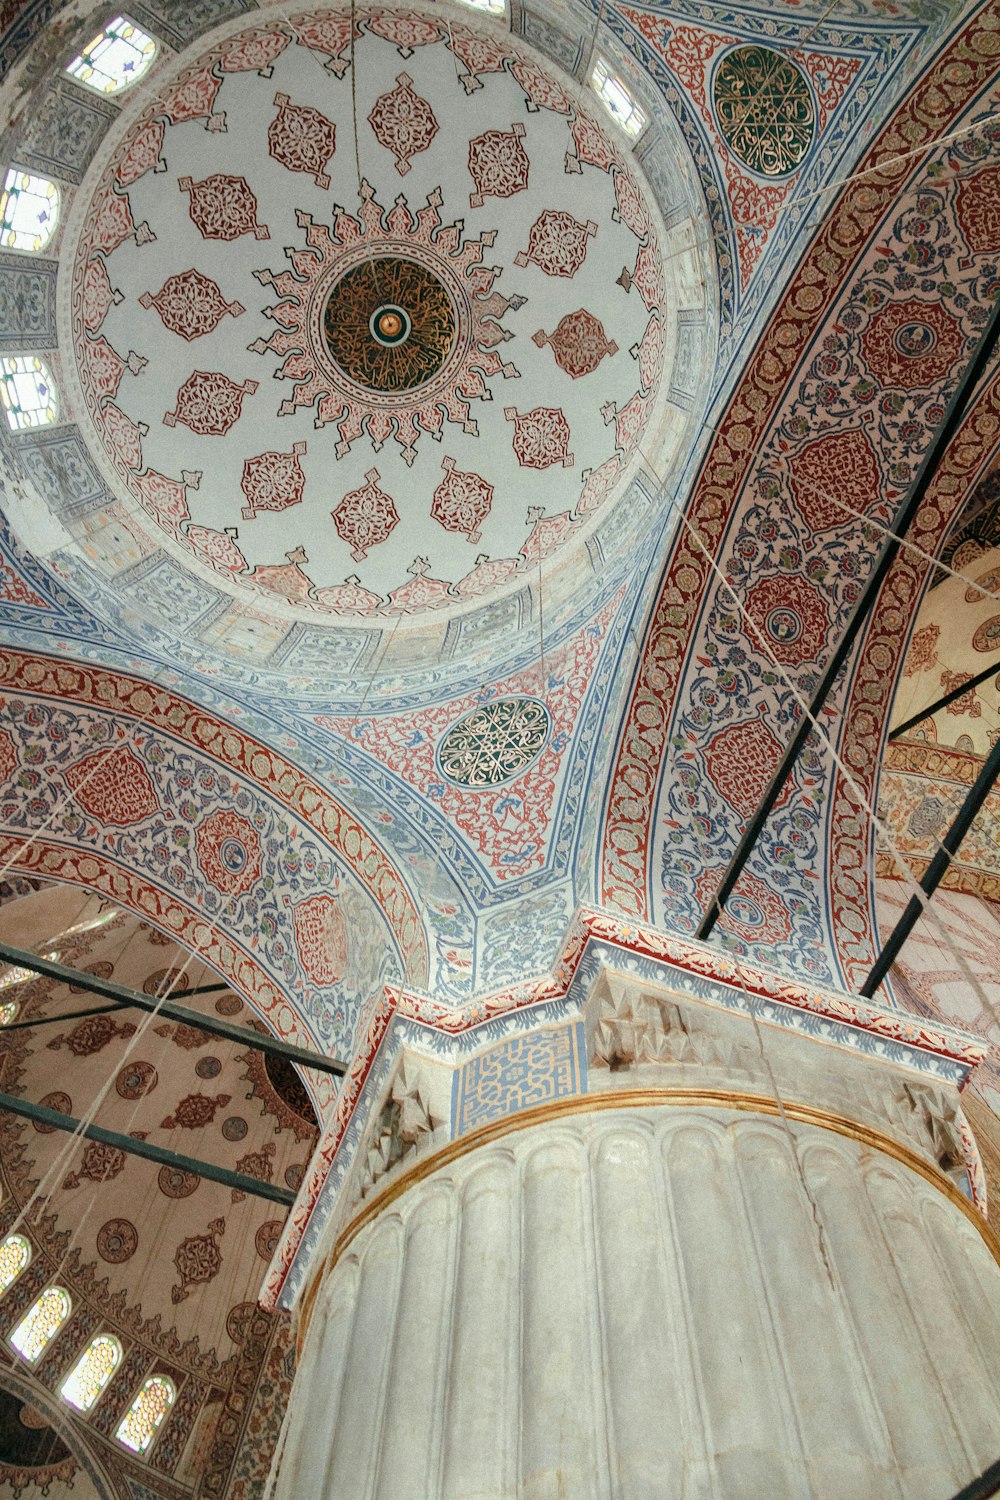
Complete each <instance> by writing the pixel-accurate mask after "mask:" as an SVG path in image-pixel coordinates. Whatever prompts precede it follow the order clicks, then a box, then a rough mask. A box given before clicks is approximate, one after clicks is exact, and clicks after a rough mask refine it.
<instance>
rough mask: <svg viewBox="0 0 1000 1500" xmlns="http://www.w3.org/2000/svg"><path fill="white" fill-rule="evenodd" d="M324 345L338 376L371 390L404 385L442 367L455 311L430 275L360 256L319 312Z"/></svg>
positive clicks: (406, 264) (405, 263) (409, 264)
mask: <svg viewBox="0 0 1000 1500" xmlns="http://www.w3.org/2000/svg"><path fill="white" fill-rule="evenodd" d="M323 334H324V337H325V339H326V345H327V348H328V349H329V351H330V354H331V355H332V356H333V358H334V360H335V361H336V363H337V364H338V365H339V366H340V368H341V369H342V370H343V371H344V373H345V375H348V376H350V378H351V379H352V380H355V381H357V383H358V384H359V385H363V386H366V387H367V388H368V389H369V390H373V391H386V392H393V391H409V390H412V389H413V387H414V386H418V385H423V384H424V382H425V381H427V380H430V379H431V378H432V376H434V375H436V374H437V373H438V371H439V370H440V369H441V367H442V365H443V364H444V362H445V360H446V359H447V358H448V355H449V354H450V352H451V348H452V345H453V344H454V342H455V313H454V309H453V308H452V305H451V299H450V298H449V296H448V293H447V292H446V291H445V289H444V287H443V286H442V284H441V282H440V281H438V279H437V277H436V276H435V275H434V274H433V273H432V272H431V271H428V270H427V269H426V268H425V267H424V266H420V265H416V264H415V263H414V262H413V261H409V260H403V259H400V258H398V257H395V256H392V257H389V256H385V257H380V258H377V259H375V260H367V261H362V263H361V264H360V265H357V266H355V267H354V268H353V269H352V270H350V271H348V272H347V273H346V275H344V276H342V277H341V279H340V280H339V281H338V282H337V284H336V286H335V287H334V288H333V291H332V292H331V293H330V296H329V299H328V301H327V304H326V308H325V310H324V313H323Z"/></svg>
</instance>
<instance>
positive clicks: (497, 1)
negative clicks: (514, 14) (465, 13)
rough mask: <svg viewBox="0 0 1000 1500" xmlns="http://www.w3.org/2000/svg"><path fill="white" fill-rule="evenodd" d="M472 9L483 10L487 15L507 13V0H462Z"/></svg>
mask: <svg viewBox="0 0 1000 1500" xmlns="http://www.w3.org/2000/svg"><path fill="white" fill-rule="evenodd" d="M462 4H463V5H469V6H471V7H472V9H473V10H484V11H485V12H486V14H487V15H488V16H503V15H506V13H507V0H462Z"/></svg>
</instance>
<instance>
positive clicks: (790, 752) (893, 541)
mask: <svg viewBox="0 0 1000 1500" xmlns="http://www.w3.org/2000/svg"><path fill="white" fill-rule="evenodd" d="M998 337H1000V298H997V300H996V302H994V304H993V308H992V310H991V312H990V316H989V320H988V322H987V324H986V327H985V328H984V330H983V333H982V336H981V338H980V340H979V343H978V344H977V345H976V347H975V350H974V351H973V355H972V358H971V359H970V360H969V363H968V364H967V365H966V367H965V369H964V370H963V371H962V378H961V379H960V380H959V382H958V385H957V386H956V387H955V390H954V392H953V394H952V397H951V400H950V401H949V402H948V405H947V408H946V409H945V414H944V416H943V417H942V418H941V421H940V423H939V425H938V427H937V430H936V431H935V433H934V436H933V438H932V439H931V442H930V446H929V447H928V449H927V452H926V453H925V455H924V458H923V461H922V463H921V465H920V468H919V469H918V470H917V473H916V476H915V478H914V480H913V483H912V484H911V485H910V488H909V492H908V493H907V494H906V495H905V496H904V497H903V500H902V502H901V503H900V505H899V507H898V508H897V510H896V514H895V515H894V516H893V518H892V522H891V523H890V527H889V529H890V531H892V532H894V533H895V535H894V536H890V537H888V538H887V539H886V541H885V542H884V543H883V546H882V550H881V551H880V552H879V555H878V557H877V558H876V560H875V565H874V567H873V568H872V570H871V572H870V573H869V575H868V577H867V579H866V580H865V585H864V588H863V589H862V590H861V593H860V595H859V596H858V600H857V602H856V604H855V606H854V608H853V609H852V611H851V613H850V616H849V617H848V620H847V624H846V626H845V627H844V634H843V636H842V637H841V639H840V641H839V642H838V643H837V646H836V647H835V649H834V652H833V655H832V656H831V657H830V660H829V661H828V662H827V664H826V668H825V669H824V671H823V674H822V676H821V677H820V680H819V682H818V683H817V685H816V687H815V688H814V690H813V694H812V698H811V699H810V702H809V709H808V712H807V713H804V714H803V715H802V718H801V720H800V721H799V726H798V728H797V729H796V731H795V733H794V734H793V735H792V738H791V739H790V740H789V742H788V745H787V747H786V749H785V753H784V755H783V756H782V757H781V760H780V762H779V763H778V767H777V770H776V771H775V772H774V775H773V776H772V777H771V780H770V782H769V783H768V786H767V790H766V791H765V793H764V795H763V797H762V798H761V800H760V802H759V803H758V805H757V808H756V810H755V812H754V813H753V816H752V817H751V818H750V821H749V822H748V823H747V825H746V827H745V828H744V830H743V835H742V837H741V838H740V841H739V843H738V844H737V846H736V850H735V852H734V854H733V857H732V859H731V860H730V861H729V864H728V865H727V866H726V873H725V874H724V875H723V877H722V880H721V882H720V884H719V888H718V890H717V891H716V893H715V895H714V896H713V897H712V901H711V905H710V906H709V908H708V911H707V912H706V913H705V915H704V916H703V917H702V919H701V922H700V923H699V925H698V929H697V933H696V936H697V937H699V938H701V939H702V940H704V939H705V938H707V937H709V935H710V934H711V932H712V929H713V928H714V926H715V924H716V922H717V921H718V920H719V918H720V917H721V915H722V909H723V907H724V906H725V904H726V902H727V901H728V899H729V897H730V896H731V895H732V892H733V888H734V886H735V885H736V882H737V880H738V879H739V878H740V872H741V871H742V869H743V866H744V865H745V864H746V862H747V860H748V859H749V857H750V854H751V852H752V850H753V848H754V845H755V844H756V843H757V840H758V839H759V838H760V835H761V833H762V832H763V829H764V824H765V823H766V822H767V819H768V817H769V816H770V814H771V811H772V809H773V808H774V804H775V803H776V802H777V800H778V798H779V796H780V795H781V791H782V788H783V787H784V785H785V782H786V781H787V780H788V778H789V776H790V775H791V772H792V768H793V766H794V765H795V762H796V761H797V760H798V758H799V755H800V754H801V753H802V747H803V746H804V745H805V742H806V740H807V739H808V738H809V735H810V733H811V732H812V727H813V721H814V720H815V719H817V718H818V717H819V715H820V713H822V711H823V708H824V706H825V704H826V700H827V698H828V697H829V696H830V693H831V691H832V690H833V687H834V684H835V683H836V681H837V678H838V677H839V675H840V672H841V669H842V667H843V666H844V664H845V663H846V661H847V658H848V657H849V656H850V654H851V651H852V649H853V647H854V643H855V641H856V640H857V638H858V636H859V635H860V633H861V627H862V626H863V625H864V623H865V621H866V620H867V618H868V616H869V615H870V614H871V611H872V609H873V608H874V605H875V601H876V599H877V598H878V594H879V591H880V589H881V587H882V584H883V583H884V581H885V577H886V574H887V573H888V571H889V569H890V568H891V566H892V564H893V563H894V562H895V560H896V554H897V553H898V552H899V549H900V547H901V546H902V545H903V544H902V542H901V541H899V540H897V538H899V537H902V536H904V535H905V533H906V531H907V530H908V528H909V526H910V523H911V522H912V521H913V518H914V516H915V515H916V513H917V511H918V510H919V508H920V506H921V504H922V503H923V500H924V497H925V495H926V494H927V491H928V489H929V488H930V485H931V482H932V480H933V479H934V476H935V474H936V473H937V469H938V465H939V464H940V462H941V459H942V458H943V457H944V454H945V452H946V450H947V447H948V444H949V443H950V442H951V440H952V438H953V437H954V435H955V433H956V431H957V430H958V428H959V426H960V424H961V421H962V418H963V417H964V415H965V411H966V407H967V406H968V404H969V402H970V400H971V399H972V395H973V392H974V390H975V388H976V385H977V383H978V381H979V379H980V377H981V376H982V374H983V372H984V370H985V369H986V366H987V364H988V363H989V361H990V358H991V356H992V354H993V351H994V349H995V348H996V345H997V339H998Z"/></svg>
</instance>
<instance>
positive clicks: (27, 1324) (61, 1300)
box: [10, 1286, 73, 1361]
mask: <svg viewBox="0 0 1000 1500" xmlns="http://www.w3.org/2000/svg"><path fill="white" fill-rule="evenodd" d="M72 1306H73V1304H72V1302H71V1301H70V1296H69V1292H67V1291H64V1289H63V1288H62V1287H61V1286H50V1287H46V1289H45V1291H44V1292H43V1293H42V1295H41V1296H40V1297H39V1299H38V1301H37V1302H36V1303H35V1305H34V1307H32V1308H30V1309H29V1311H28V1312H27V1313H26V1314H25V1316H24V1317H23V1318H22V1319H21V1321H20V1323H18V1325H17V1327H16V1328H15V1329H14V1332H13V1333H12V1334H11V1336H10V1341H11V1343H12V1344H13V1345H14V1348H15V1349H16V1350H17V1352H18V1354H23V1355H24V1357H25V1359H29V1360H32V1361H34V1360H36V1359H37V1358H38V1356H39V1355H40V1354H41V1353H42V1352H43V1350H45V1349H46V1348H48V1346H49V1344H50V1343H51V1342H52V1340H53V1339H54V1338H55V1336H56V1334H57V1333H58V1332H59V1330H60V1328H61V1327H62V1326H63V1324H64V1323H65V1321H66V1319H67V1318H68V1317H69V1315H70V1310H71V1309H72Z"/></svg>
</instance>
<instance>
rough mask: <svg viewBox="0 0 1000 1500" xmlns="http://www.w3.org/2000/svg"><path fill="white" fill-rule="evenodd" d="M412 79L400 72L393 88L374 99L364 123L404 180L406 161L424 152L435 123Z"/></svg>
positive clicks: (435, 130) (407, 166)
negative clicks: (389, 156)
mask: <svg viewBox="0 0 1000 1500" xmlns="http://www.w3.org/2000/svg"><path fill="white" fill-rule="evenodd" d="M412 85H413V79H412V78H411V77H410V75H409V74H408V73H400V74H399V76H398V77H397V79H396V87H395V88H394V89H393V90H392V92H391V93H389V94H383V95H382V96H381V97H380V98H378V99H376V101H375V104H374V106H373V108H372V112H371V114H370V115H369V116H368V123H369V125H370V126H371V128H372V130H373V131H374V132H375V139H376V140H377V141H378V143H379V145H380V146H384V147H385V148H386V150H387V151H391V152H392V154H393V156H394V157H395V158H396V170H397V172H398V173H399V175H400V177H405V176H406V173H407V172H408V171H409V170H410V158H411V157H412V156H415V155H416V153H417V152H418V151H426V150H427V147H428V146H429V145H430V144H431V141H433V139H434V137H435V136H436V135H437V133H438V129H439V127H438V122H437V120H436V119H435V116H434V111H433V109H431V106H430V105H429V104H428V102H427V100H426V99H421V97H420V95H419V94H415V93H414V92H413V87H412Z"/></svg>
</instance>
